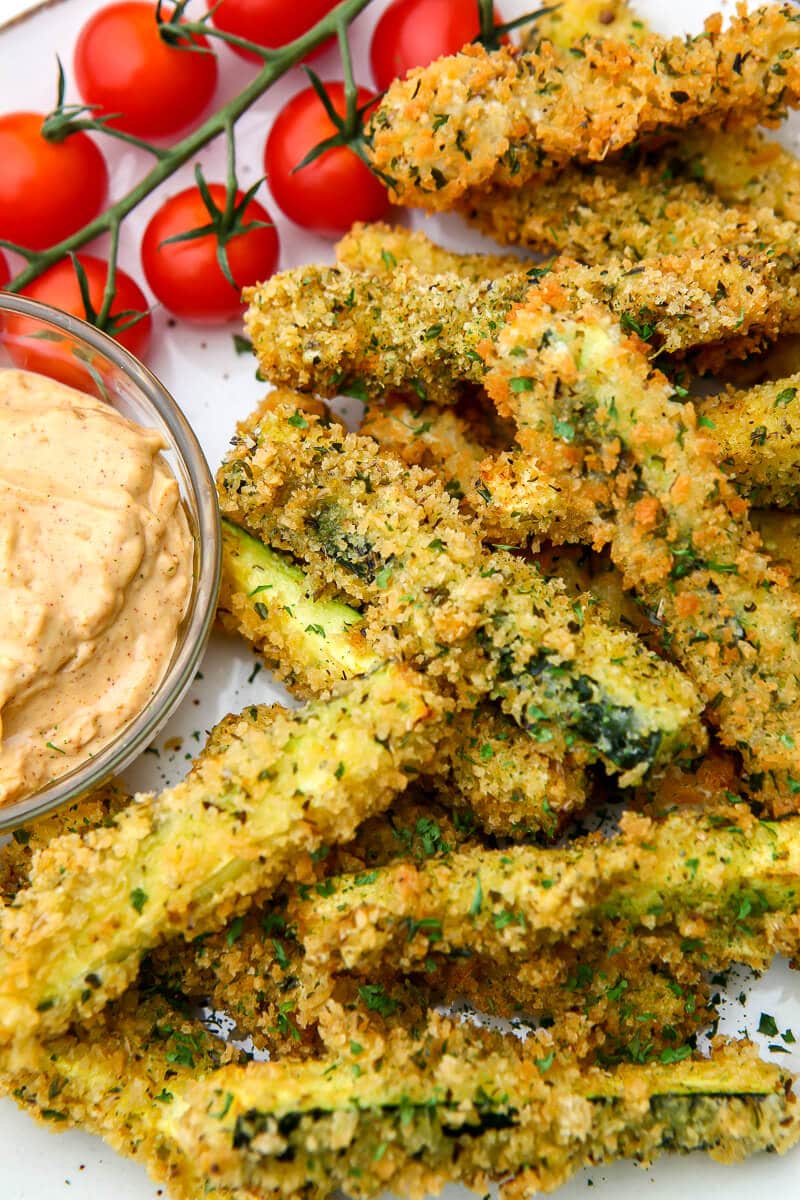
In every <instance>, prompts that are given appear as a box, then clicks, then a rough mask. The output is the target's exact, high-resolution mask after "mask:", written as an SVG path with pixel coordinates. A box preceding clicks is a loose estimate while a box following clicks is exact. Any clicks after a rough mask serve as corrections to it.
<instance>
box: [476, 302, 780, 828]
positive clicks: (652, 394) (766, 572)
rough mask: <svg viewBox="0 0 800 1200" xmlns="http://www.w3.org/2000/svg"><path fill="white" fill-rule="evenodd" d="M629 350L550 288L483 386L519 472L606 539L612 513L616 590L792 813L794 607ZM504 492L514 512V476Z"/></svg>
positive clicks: (504, 340) (765, 794)
mask: <svg viewBox="0 0 800 1200" xmlns="http://www.w3.org/2000/svg"><path fill="white" fill-rule="evenodd" d="M643 350H644V347H643V346H642V343H641V342H640V341H639V340H638V339H636V338H635V337H630V336H626V334H625V332H624V331H623V330H622V329H621V328H620V326H619V324H617V322H615V321H614V319H613V317H612V316H611V315H610V314H609V313H608V311H607V310H604V309H602V308H600V307H598V306H592V305H587V306H586V307H584V308H582V309H578V310H576V309H574V307H573V303H572V297H571V296H570V295H569V294H568V293H566V292H565V291H564V290H563V289H562V288H560V286H559V284H558V281H557V280H556V279H555V278H554V279H553V280H552V281H545V283H543V285H542V286H540V287H538V288H534V289H532V290H531V292H530V294H529V296H528V299H527V301H526V303H525V304H524V305H522V306H520V307H519V308H518V309H517V310H516V311H515V313H514V316H513V319H512V320H511V321H509V322H508V323H507V324H506V326H505V327H504V329H503V330H502V332H501V334H500V336H499V338H498V341H497V343H496V345H495V347H494V350H493V353H494V364H495V365H494V367H493V369H492V371H491V372H490V374H489V375H488V377H487V381H486V382H487V388H488V390H489V393H490V395H492V397H493V398H494V400H495V402H496V403H497V404H498V406H499V408H500V410H501V412H502V413H503V414H504V415H507V416H513V417H514V418H515V419H516V420H517V423H518V439H519V442H520V445H521V447H522V451H523V453H522V454H521V455H520V456H519V458H520V460H521V464H522V466H523V468H524V467H525V466H526V465H527V463H528V462H529V461H534V462H535V463H536V466H537V469H538V471H539V472H540V474H541V475H542V476H544V477H549V478H551V479H554V480H558V481H559V482H561V481H563V480H570V485H569V487H570V499H571V503H572V504H573V505H574V506H575V507H576V509H580V510H581V516H582V518H583V519H585V521H586V523H587V526H588V527H591V526H594V527H595V528H597V529H600V530H602V531H603V534H604V535H605V531H606V530H607V529H608V528H609V523H608V517H607V513H608V508H609V506H611V507H613V509H614V512H615V514H616V520H615V522H614V524H613V527H612V532H611V534H610V539H609V540H610V546H611V556H612V558H613V560H614V561H615V562H616V564H617V566H618V567H620V568H621V569H622V571H623V574H624V576H625V580H626V583H627V585H628V586H633V587H634V588H635V589H636V591H637V592H638V594H639V596H640V597H641V598H642V599H643V600H644V601H645V602H646V603H647V605H648V607H649V608H650V610H651V611H652V612H653V614H654V617H655V619H656V620H657V621H658V622H659V623H661V624H662V626H663V629H664V644H665V646H666V648H667V649H668V650H669V652H670V653H671V654H672V655H674V656H675V657H676V658H677V659H678V661H680V662H681V663H682V665H683V666H684V667H685V669H686V670H687V672H688V673H689V674H690V675H691V677H692V679H693V680H694V681H695V683H696V685H697V687H698V689H699V690H700V691H701V693H702V695H703V696H704V698H705V700H706V703H707V705H708V713H709V716H710V718H711V720H712V721H713V722H714V723H715V724H718V726H719V731H720V738H721V740H722V742H723V744H725V745H727V746H729V747H731V748H732V749H736V750H738V751H740V752H741V754H742V755H743V758H744V762H745V766H746V770H747V773H748V775H749V780H750V787H751V789H752V791H753V793H754V795H756V796H757V798H758V799H759V800H760V801H763V802H764V803H766V804H767V805H769V806H770V807H771V808H772V810H773V811H774V812H776V813H781V812H787V811H793V810H794V811H796V810H797V807H798V793H800V787H798V783H800V648H798V643H797V641H796V640H795V632H794V631H795V630H796V629H797V627H798V621H800V596H798V595H797V594H796V593H794V592H793V591H792V590H791V589H790V588H789V586H788V580H787V575H786V572H785V571H783V570H781V569H780V568H778V567H776V566H775V565H774V564H771V563H770V561H769V559H768V558H767V557H766V555H765V554H764V553H763V550H762V548H761V546H760V543H759V540H758V538H757V536H756V535H755V534H754V533H753V532H752V529H751V527H750V524H749V520H748V515H747V504H746V501H744V500H743V499H742V498H741V497H740V496H739V495H738V494H737V493H736V491H735V489H734V488H733V486H732V484H731V483H730V482H729V481H728V479H727V478H726V477H725V475H723V473H722V471H721V470H720V468H719V466H718V459H719V452H718V450H717V448H716V446H715V444H714V443H713V441H711V439H710V438H709V437H708V436H707V435H706V434H705V431H704V429H703V426H702V421H701V422H699V423H698V421H697V419H696V415H695V412H694V409H693V408H692V406H691V405H689V404H686V403H683V402H682V398H676V397H675V394H674V392H673V388H672V386H671V385H670V383H669V382H668V381H667V380H666V379H665V378H664V377H663V376H662V375H660V374H659V373H658V372H657V371H654V370H653V367H652V365H651V364H650V362H649V361H648V359H647V357H646V355H645V354H644V353H643ZM512 465H513V464H512ZM584 479H586V481H587V482H586V486H585V488H584ZM604 489H605V492H604ZM509 491H510V495H511V496H513V497H514V502H515V506H516V509H517V511H522V510H524V503H525V499H524V480H522V481H518V486H517V487H516V488H514V487H513V486H512V487H510V489H509ZM593 509H595V510H596V515H595V516H594V517H593V516H592V510H593Z"/></svg>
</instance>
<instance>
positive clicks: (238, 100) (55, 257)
mask: <svg viewBox="0 0 800 1200" xmlns="http://www.w3.org/2000/svg"><path fill="white" fill-rule="evenodd" d="M181 3H183V5H184V7H185V3H186V0H181ZM369 3H370V0H341V3H340V4H337V6H336V7H335V8H333V9H331V11H330V12H329V13H327V14H326V16H324V17H323V18H322V20H320V21H318V22H317V24H316V25H314V26H313V27H312V28H311V29H309V30H308V31H307V32H306V33H304V34H302V35H301V36H300V37H298V38H295V39H294V41H293V42H288V43H287V44H286V45H285V46H281V47H279V48H278V49H275V50H272V49H265V48H264V47H263V46H261V47H259V46H256V45H255V44H254V43H251V42H248V41H246V40H245V39H243V38H232V37H230V36H227V35H226V36H225V37H223V38H222V40H223V41H225V42H228V43H229V44H231V45H239V46H241V48H242V49H248V50H253V51H255V52H257V53H259V55H260V57H262V58H263V59H264V66H263V67H261V69H260V70H259V72H258V74H257V75H256V76H255V78H254V79H252V80H251V82H250V83H249V84H248V85H247V86H246V87H245V88H243V89H242V91H241V92H239V94H238V95H237V96H234V97H233V99H232V100H230V101H229V102H228V103H227V104H226V105H224V106H223V107H222V108H220V109H219V110H218V111H217V112H215V113H213V114H212V115H211V116H210V117H209V118H208V119H207V120H206V121H204V122H203V123H202V125H200V126H198V128H197V129H195V130H193V131H192V132H191V133H190V134H188V135H187V136H186V137H185V138H183V139H182V140H181V141H180V142H177V143H176V144H175V145H174V146H172V147H170V148H169V149H167V150H164V151H161V150H156V148H154V147H150V146H146V147H145V148H146V149H149V150H150V151H151V152H152V153H157V154H158V156H159V157H158V159H157V161H156V162H155V163H154V164H153V166H152V167H151V169H150V170H149V171H148V172H147V174H146V175H145V176H144V177H143V178H142V179H141V180H140V181H139V182H138V183H137V184H136V185H135V186H134V187H132V188H131V189H130V191H128V192H127V193H126V194H125V195H124V196H122V197H120V199H119V200H117V201H116V202H115V203H114V204H112V205H110V206H109V207H108V208H107V209H106V210H105V212H102V213H100V214H99V215H98V216H97V217H95V218H94V219H93V220H92V221H89V222H87V224H86V225H84V226H83V227H82V228H81V229H79V230H77V231H76V232H75V233H73V234H71V235H70V236H69V237H66V238H64V239H62V241H60V242H57V243H56V244H55V245H54V246H50V247H48V248H47V250H42V251H36V252H34V251H31V250H29V249H27V248H25V247H21V246H17V245H15V244H14V243H13V242H7V241H4V240H0V245H2V246H4V247H5V248H6V249H8V250H12V251H14V252H15V253H18V254H21V255H22V256H23V258H25V259H26V260H27V261H26V265H25V266H24V267H23V269H22V270H21V271H20V272H19V273H18V274H17V275H16V276H15V277H14V278H13V279H12V280H11V282H10V283H8V284H7V285H6V290H7V291H10V292H18V291H20V290H21V289H22V288H24V287H26V286H27V284H29V283H32V282H33V280H34V279H38V277H39V276H40V275H41V274H42V273H43V272H44V271H46V270H47V269H48V267H51V266H53V265H54V263H57V262H58V261H59V260H60V259H62V258H65V257H66V256H68V255H69V254H71V253H73V252H74V251H76V250H79V249H80V247H81V246H85V245H86V243H87V242H90V241H92V239H93V238H96V237H100V236H101V235H102V234H105V233H110V234H111V235H112V244H113V240H114V230H115V229H116V230H117V231H118V230H119V226H120V224H121V223H122V221H123V220H124V219H125V217H127V215H128V214H129V213H130V212H132V211H133V210H134V209H135V208H136V207H137V206H138V205H139V204H141V202H142V201H143V200H145V199H146V198H147V196H149V195H150V194H151V193H152V192H154V191H155V190H156V188H158V187H160V185H161V184H162V183H163V182H164V181H165V180H166V179H169V178H170V176H171V175H174V174H175V172H176V171H177V170H178V168H179V167H182V166H183V165H184V164H185V163H186V162H188V161H189V160H190V159H191V158H193V157H194V155H195V154H197V153H198V151H200V150H202V149H203V147H204V146H207V145H208V143H209V142H212V141H213V140H214V139H215V138H217V137H218V136H219V135H220V134H221V133H224V132H225V131H226V129H228V128H233V126H234V125H235V123H236V122H237V121H238V119H239V117H241V116H242V114H243V113H245V112H247V110H248V109H249V108H250V107H251V106H252V105H253V104H254V103H255V101H256V100H258V99H259V98H260V97H261V96H262V95H263V94H264V92H265V91H267V89H268V88H269V87H271V85H272V84H273V83H275V81H276V80H277V79H280V78H281V76H282V75H285V74H286V72H287V71H289V70H290V69H291V68H292V67H293V66H296V65H297V63H299V62H300V61H302V59H304V58H305V57H306V55H308V54H309V53H310V52H311V51H312V50H316V48H317V46H320V45H321V44H322V43H323V42H324V41H326V40H327V39H328V38H330V37H333V36H337V37H340V43H341V36H340V31H344V30H346V28H347V27H348V26H349V25H350V24H351V22H352V21H354V20H355V18H356V17H357V16H358V14H359V13H360V12H362V11H363V9H365V8H366V7H367V5H368V4H369ZM179 9H180V11H182V8H181V4H180V3H179V5H178V7H177V8H176V13H178V10H179ZM174 19H175V14H173V20H174ZM201 25H202V26H203V29H202V32H203V33H204V34H211V35H213V36H221V31H220V30H216V29H211V28H207V27H206V26H205V23H204V22H186V23H185V24H183V25H181V26H180V30H176V32H178V33H180V34H184V35H185V34H186V33H189V34H191V33H193V32H194V33H197V32H201V30H200V29H199V26H201ZM345 40H346V39H345ZM346 70H347V66H345V71H346ZM86 122H87V124H86V125H85V126H84V128H91V129H94V130H99V131H100V132H106V133H110V134H112V135H113V136H118V131H116V130H114V129H107V128H106V127H105V126H104V124H103V122H102V119H97V120H94V122H93V121H92V119H91V118H86ZM126 140H129V139H127V138H126ZM111 274H112V271H111V267H109V276H111ZM107 297H108V288H106V295H105V296H104V300H103V306H102V308H101V313H102V312H103V310H104V309H106V307H107V306H106V300H107Z"/></svg>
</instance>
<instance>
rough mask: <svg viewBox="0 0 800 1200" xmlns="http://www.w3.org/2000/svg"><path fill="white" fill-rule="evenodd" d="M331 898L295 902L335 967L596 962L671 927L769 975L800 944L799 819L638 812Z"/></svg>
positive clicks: (714, 961) (712, 961) (449, 860)
mask: <svg viewBox="0 0 800 1200" xmlns="http://www.w3.org/2000/svg"><path fill="white" fill-rule="evenodd" d="M326 892H327V893H328V894H326V895H324V896H320V895H316V894H315V895H310V896H307V897H306V898H305V899H303V898H302V893H301V897H300V898H296V899H295V901H294V903H293V906H292V908H293V913H294V918H295V920H296V922H297V926H298V931H299V936H300V939H301V941H302V942H303V945H304V947H305V953H306V958H307V960H308V961H309V962H311V963H314V964H316V965H319V966H322V965H325V966H326V968H327V969H334V970H336V969H339V970H347V971H351V972H357V973H360V974H372V975H375V973H376V972H377V973H378V975H379V974H380V968H381V964H391V966H392V968H393V969H395V970H397V969H400V970H403V971H406V972H408V971H413V970H419V969H421V968H423V967H425V965H426V963H427V962H428V960H431V961H433V962H434V963H435V962H437V961H441V960H445V961H446V960H447V959H449V958H458V957H461V956H463V955H464V954H467V955H472V956H477V957H479V958H481V959H482V960H485V961H486V962H490V963H492V964H497V963H506V964H508V963H512V962H518V963H524V962H531V963H533V964H534V965H536V964H537V962H538V960H539V958H540V957H541V958H542V960H543V961H545V962H546V959H547V955H548V952H552V948H553V947H554V946H558V945H564V944H566V945H568V946H570V948H571V949H572V950H574V951H575V952H576V953H577V954H579V953H580V947H582V946H586V947H587V948H588V949H589V950H593V952H594V953H595V955H596V953H597V949H598V947H599V948H600V949H601V950H604V949H605V948H606V947H607V945H608V944H609V939H613V940H614V941H616V942H622V941H624V940H625V938H626V937H632V936H634V937H635V936H639V937H641V936H644V935H645V933H646V932H647V931H648V930H649V931H657V930H659V929H662V928H663V929H664V930H665V931H666V932H672V931H675V932H677V934H678V935H679V936H680V937H685V938H686V942H685V952H686V954H687V956H689V957H692V956H694V957H695V959H696V960H698V961H700V962H702V963H703V965H704V966H705V967H706V968H708V969H710V970H720V969H724V968H726V967H728V966H730V965H731V964H732V963H735V962H741V963H747V964H748V965H750V966H752V967H754V968H756V969H759V970H763V969H765V968H766V967H767V966H768V965H769V962H770V960H771V958H772V957H773V955H774V954H775V953H784V954H787V955H788V956H790V957H793V956H795V955H796V954H797V953H798V949H800V937H799V935H798V914H800V818H787V819H786V820H784V821H779V822H758V821H756V820H755V819H754V818H752V816H749V815H748V817H747V818H744V817H743V818H740V822H739V823H737V822H735V821H734V820H733V818H732V817H731V818H730V819H729V820H723V821H722V823H721V824H720V822H719V821H715V820H713V819H711V820H709V819H707V818H704V817H702V816H693V815H691V814H687V813H676V814H673V815H671V816H668V817H667V818H666V819H665V820H664V821H662V822H658V823H656V822H651V821H648V820H643V819H642V818H638V817H628V818H626V819H625V822H624V825H623V834H622V836H620V837H616V838H613V839H611V840H609V841H598V840H596V839H593V838H588V839H582V840H578V841H574V842H571V843H569V845H567V846H566V847H564V848H563V849H539V848H535V847H513V848H509V849H506V850H486V849H484V848H482V847H481V848H477V849H471V848H468V849H461V850H459V851H457V852H455V853H453V854H451V855H446V856H444V857H440V858H435V859H430V860H428V861H427V862H424V863H421V864H418V865H416V866H414V865H413V864H410V863H403V864H392V865H389V866H385V867H379V868H376V869H375V870H374V871H371V872H370V873H369V875H368V876H366V877H364V876H363V875H362V876H359V875H345V876H341V877H339V878H334V879H330V880H328V881H327V886H326Z"/></svg>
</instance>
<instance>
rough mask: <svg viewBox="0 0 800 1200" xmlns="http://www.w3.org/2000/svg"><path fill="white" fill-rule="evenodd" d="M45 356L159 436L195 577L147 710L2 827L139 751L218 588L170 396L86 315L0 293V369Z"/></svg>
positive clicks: (189, 671) (203, 634) (206, 498)
mask: <svg viewBox="0 0 800 1200" xmlns="http://www.w3.org/2000/svg"><path fill="white" fill-rule="evenodd" d="M43 355H44V358H43ZM45 359H47V360H48V362H49V366H48V368H47V373H48V374H53V375H54V376H57V377H60V378H61V380H62V382H64V383H68V384H70V385H71V386H73V387H79V388H82V389H83V390H84V391H86V392H90V393H92V394H93V395H95V396H99V397H100V398H101V399H103V400H106V401H107V402H108V403H110V404H111V405H112V406H113V407H114V408H115V409H117V410H118V411H119V412H120V413H122V415H123V416H125V417H128V418H129V419H130V420H132V421H135V422H136V423H137V424H139V425H142V426H145V427H149V428H151V429H157V430H158V431H159V432H160V433H161V434H162V435H163V437H164V440H165V442H166V443H167V446H168V449H166V450H165V451H164V452H163V454H164V458H165V459H166V461H167V463H168V465H169V467H170V470H171V471H172V473H173V474H174V476H175V478H176V479H177V481H178V485H179V487H180V490H181V497H182V500H183V506H184V509H185V511H186V516H187V518H188V521H189V526H190V528H191V531H192V535H193V537H194V547H195V551H194V580H193V585H192V593H191V597H190V600H189V605H188V608H187V611H186V615H185V617H184V620H183V623H182V625H181V628H180V632H179V635H178V642H177V645H176V647H175V650H174V652H173V655H172V659H171V661H170V663H169V666H168V667H167V670H166V672H165V674H164V677H163V678H162V680H161V683H160V684H159V686H158V688H157V690H156V692H155V693H154V694H153V695H152V696H151V697H150V699H149V700H148V702H147V704H146V706H145V707H144V708H143V709H142V710H141V711H140V712H139V713H137V714H136V715H135V716H134V717H133V718H132V719H131V720H130V721H128V723H127V724H126V725H124V726H123V728H122V729H121V730H120V731H119V732H118V733H117V734H115V736H114V738H113V739H112V740H111V741H110V742H109V743H108V744H107V745H106V746H104V747H103V748H102V749H101V750H100V751H98V752H97V754H95V755H94V757H93V758H91V759H89V760H87V761H86V762H85V763H82V764H80V765H79V766H77V767H75V768H73V769H72V770H71V771H69V772H68V773H66V774H64V775H61V776H59V777H58V778H57V779H55V780H53V782H52V783H49V784H47V785H46V786H45V787H43V788H40V789H39V790H38V791H37V792H34V793H33V794H31V795H29V796H26V797H24V798H23V799H22V800H16V801H14V802H12V803H11V804H8V805H5V806H4V807H2V808H0V831H4V830H9V829H14V828H16V827H17V826H19V825H22V824H24V823H25V822H26V821H30V820H33V819H34V818H35V817H39V816H42V815H43V814H44V813H47V812H50V811H51V810H52V809H55V808H59V807H60V806H62V805H65V804H68V803H70V802H71V801H74V800H76V799H77V798H78V797H79V796H81V795H83V794H84V793H85V792H88V791H90V790H91V789H92V788H95V787H97V786H99V785H100V784H101V783H102V782H103V781H104V780H106V779H108V778H109V777H110V776H112V775H116V774H118V773H119V772H120V771H122V770H123V769H124V768H125V767H126V766H128V765H129V764H130V763H131V762H132V761H133V759H134V758H136V757H137V756H138V755H139V754H141V753H142V752H143V751H144V750H145V749H146V748H147V746H148V745H149V744H150V742H151V741H152V740H153V738H154V737H155V736H156V734H157V733H158V732H159V730H160V729H161V728H162V727H163V726H164V724H165V723H166V721H167V720H168V718H169V717H170V716H171V714H172V713H173V712H174V710H175V708H176V707H177V706H178V704H179V703H180V701H181V700H182V699H183V696H184V695H185V693H186V690H187V688H188V687H189V685H190V684H191V682H192V680H193V679H194V677H195V674H196V672H197V668H198V665H199V662H200V659H201V658H202V655H203V652H204V651H205V648H206V643H207V641H208V637H209V634H210V632H211V626H212V623H213V620H214V613H215V609H216V601H217V591H218V589H219V575H220V547H221V539H220V525H219V509H218V507H217V495H216V490H215V487H214V480H213V477H212V475H211V471H210V470H209V467H208V463H207V462H206V460H205V457H204V455H203V451H202V450H201V449H200V444H199V443H198V441H197V438H196V437H195V435H194V433H193V432H192V429H191V427H190V425H189V423H188V422H187V420H186V418H185V417H184V415H183V413H182V412H181V410H180V408H179V407H178V405H177V404H176V402H175V401H174V400H173V398H172V396H171V395H170V394H169V392H167V391H166V389H165V388H164V387H163V386H162V385H161V384H160V383H159V381H158V380H157V379H156V378H155V376H154V375H152V374H151V373H150V371H148V370H147V368H146V367H144V366H142V364H141V363H140V362H139V361H138V359H136V358H134V357H133V355H132V354H129V353H128V351H127V350H125V349H123V347H122V346H120V345H119V343H118V342H116V341H114V340H113V338H110V337H108V336H107V335H106V334H104V333H101V332H100V331H99V330H97V329H95V328H94V327H93V326H91V325H88V324H87V323H86V322H85V321H80V320H78V319H77V318H76V317H71V316H69V315H68V314H66V313H63V312H60V311H59V310H58V309H55V308H50V306H49V305H46V304H40V303H39V302H38V301H35V300H28V299H26V298H25V297H23V296H16V295H12V294H10V293H7V292H0V369H2V368H6V367H16V368H22V369H25V370H32V369H36V367H37V366H41V365H42V363H43V362H44V361H45ZM51 368H52V369H51Z"/></svg>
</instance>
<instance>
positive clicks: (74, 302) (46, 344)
mask: <svg viewBox="0 0 800 1200" xmlns="http://www.w3.org/2000/svg"><path fill="white" fill-rule="evenodd" d="M77 258H78V261H79V262H80V263H81V265H82V266H83V269H84V270H85V272H86V277H87V280H88V283H89V299H90V300H91V303H92V307H93V308H94V310H95V312H97V311H98V310H99V308H100V306H101V305H102V303H103V290H104V288H105V284H106V279H107V277H108V263H107V262H105V261H104V260H103V259H101V258H95V257H94V255H92V254H79V255H77ZM21 294H22V295H23V296H30V297H31V299H32V300H40V301H41V302H42V303H43V304H50V305H52V307H53V308H60V309H61V310H62V311H63V312H67V313H71V314H72V316H74V317H82V318H83V319H84V320H85V319H86V309H85V308H84V304H83V299H82V297H81V292H80V287H79V285H78V279H77V276H76V274H75V268H74V267H73V265H72V262H71V261H70V259H68V258H65V259H62V261H61V262H58V263H56V264H55V266H53V267H50V268H49V270H47V271H45V272H44V274H43V275H40V276H39V278H38V279H35V280H34V281H33V283H29V284H28V286H27V287H25V288H23V289H22V293H21ZM148 308H149V305H148V302H147V299H146V297H145V295H144V293H143V291H142V289H141V288H140V287H139V285H138V284H137V283H136V282H135V281H134V280H133V279H131V277H130V275H126V273H125V272H124V271H121V270H120V269H119V267H117V278H116V296H115V298H114V303H113V304H112V306H111V314H112V316H113V315H114V314H118V313H123V312H126V311H128V310H136V311H137V312H146V311H147V309H148ZM4 326H5V328H4V334H3V341H4V343H5V345H6V347H7V349H8V352H9V354H10V355H11V357H12V359H13V360H14V362H15V363H16V364H17V366H18V367H25V368H26V369H27V370H29V371H39V372H40V374H42V375H50V376H51V377H52V378H53V379H60V380H61V382H62V383H66V384H69V386H70V387H76V388H79V389H81V390H82V391H95V386H94V383H93V380H92V375H91V372H90V371H89V370H87V367H86V360H85V358H81V357H80V354H79V353H77V351H78V350H79V349H80V347H78V346H76V344H75V343H74V342H73V341H72V340H71V339H70V338H69V337H66V336H65V337H64V339H63V340H61V341H55V340H53V341H51V340H49V339H47V338H42V337H41V336H39V337H37V336H35V328H36V327H34V326H33V324H32V322H31V321H30V320H29V319H28V318H26V317H17V316H10V315H9V316H6V318H5V322H4ZM152 327H153V322H152V320H151V318H150V316H149V314H148V315H147V316H146V317H143V318H142V320H141V321H137V322H136V324H135V325H131V326H130V327H129V328H127V329H122V330H120V331H119V332H118V333H115V334H114V337H115V338H116V340H117V341H118V342H119V343H120V344H121V345H122V346H125V348H126V349H127V350H130V351H131V353H132V354H135V355H137V357H139V358H141V357H143V355H144V354H146V353H147V348H148V346H149V344H150V334H151V332H152Z"/></svg>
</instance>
